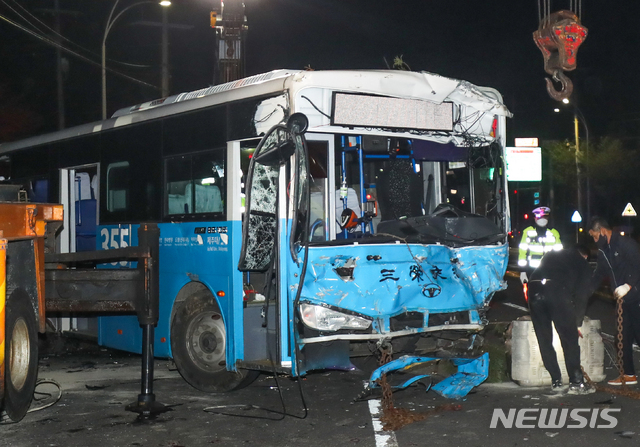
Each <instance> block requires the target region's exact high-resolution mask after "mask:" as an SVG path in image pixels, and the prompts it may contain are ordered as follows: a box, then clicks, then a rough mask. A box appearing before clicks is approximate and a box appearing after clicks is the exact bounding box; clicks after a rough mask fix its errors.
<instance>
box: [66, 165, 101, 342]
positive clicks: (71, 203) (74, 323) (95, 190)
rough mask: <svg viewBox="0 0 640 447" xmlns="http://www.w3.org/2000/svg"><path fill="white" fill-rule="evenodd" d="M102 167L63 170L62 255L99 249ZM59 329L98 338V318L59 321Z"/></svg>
mask: <svg viewBox="0 0 640 447" xmlns="http://www.w3.org/2000/svg"><path fill="white" fill-rule="evenodd" d="M99 171H100V169H99V165H98V164H89V165H82V166H74V167H68V168H63V169H60V203H61V204H62V205H63V206H64V222H63V226H62V232H61V234H60V252H61V253H73V252H77V251H93V250H96V225H97V222H98V211H97V210H98V200H99V197H100V191H99V186H98V185H99V181H98V179H99V174H100V172H99ZM56 328H57V329H58V330H63V331H66V330H73V331H79V332H82V333H85V334H87V335H91V336H95V335H96V334H97V320H96V318H58V319H56Z"/></svg>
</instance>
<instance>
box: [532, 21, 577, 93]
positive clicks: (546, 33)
mask: <svg viewBox="0 0 640 447" xmlns="http://www.w3.org/2000/svg"><path fill="white" fill-rule="evenodd" d="M587 33H588V30H587V28H585V27H584V26H582V25H581V24H580V19H579V18H578V16H577V15H576V14H575V13H573V12H572V11H567V10H562V11H558V12H554V13H553V14H549V16H548V17H545V18H544V19H543V20H542V21H541V22H540V26H539V28H538V29H537V30H536V31H534V32H533V40H534V42H535V43H536V45H537V46H538V48H540V51H542V56H543V57H544V71H546V72H547V73H548V74H550V75H551V77H552V78H553V79H554V80H555V81H557V82H559V83H560V84H561V85H562V88H561V89H560V90H556V89H555V87H554V85H553V82H552V81H551V79H549V78H546V81H547V92H548V93H549V96H551V97H552V98H553V99H555V100H557V101H562V100H563V99H565V98H569V96H571V93H572V92H573V84H572V83H571V80H570V79H569V78H568V77H567V76H565V74H564V73H563V72H564V71H571V70H575V68H576V57H577V53H578V47H579V46H580V45H581V44H582V42H584V40H585V39H586V38H587Z"/></svg>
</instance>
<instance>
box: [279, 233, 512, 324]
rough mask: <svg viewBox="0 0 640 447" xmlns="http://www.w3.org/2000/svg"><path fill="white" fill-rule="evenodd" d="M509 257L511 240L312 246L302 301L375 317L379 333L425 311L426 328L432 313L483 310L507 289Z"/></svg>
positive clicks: (374, 322) (374, 320)
mask: <svg viewBox="0 0 640 447" xmlns="http://www.w3.org/2000/svg"><path fill="white" fill-rule="evenodd" d="M507 261H508V246H507V245H506V244H504V245H499V246H491V247H487V246H484V247H463V248H450V247H447V246H443V245H418V244H409V245H407V244H390V245H353V246H340V247H336V246H334V247H311V248H310V249H309V264H308V267H307V273H306V278H305V282H304V288H303V290H302V295H301V300H302V301H307V302H311V303H314V304H324V305H328V306H331V307H333V308H336V309H337V310H340V309H346V310H349V311H352V312H356V313H358V314H361V315H365V316H368V317H371V318H372V319H373V329H374V333H376V332H377V333H389V332H390V330H391V329H390V325H389V321H390V318H391V317H393V316H396V315H399V314H402V313H404V312H422V313H424V314H425V320H424V321H425V327H423V328H415V331H416V332H421V331H424V330H425V329H426V325H427V324H428V323H427V322H428V315H429V314H433V313H446V312H457V311H468V310H478V309H481V308H482V307H483V306H484V305H485V304H486V303H487V302H488V301H489V300H490V299H491V297H492V296H493V293H494V292H496V291H498V290H502V289H504V288H506V283H505V282H504V280H503V278H504V274H505V271H506V267H507ZM292 289H295V287H292ZM476 323H479V322H476ZM323 335H330V333H329V332H325V333H324V334H323ZM390 335H393V334H390Z"/></svg>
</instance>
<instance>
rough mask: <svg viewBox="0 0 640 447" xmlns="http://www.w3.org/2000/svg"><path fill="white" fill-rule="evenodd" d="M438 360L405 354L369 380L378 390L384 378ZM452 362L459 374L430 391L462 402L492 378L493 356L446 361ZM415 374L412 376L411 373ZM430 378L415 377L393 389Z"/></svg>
mask: <svg viewBox="0 0 640 447" xmlns="http://www.w3.org/2000/svg"><path fill="white" fill-rule="evenodd" d="M437 360H443V359H441V358H438V357H421V356H410V355H405V356H402V357H400V358H398V359H396V360H392V361H390V362H388V363H385V364H384V365H382V366H380V367H379V368H377V369H376V370H375V371H373V373H371V377H370V378H369V383H368V387H369V388H377V387H378V386H379V385H378V380H380V379H381V378H382V376H383V375H386V374H389V373H392V372H395V371H401V372H403V373H406V372H407V371H408V370H409V369H410V368H413V367H416V366H419V365H420V364H424V363H429V362H433V361H437ZM446 360H449V361H451V362H452V363H453V364H454V365H455V366H457V367H458V371H457V372H456V373H455V374H452V375H450V376H449V377H447V378H446V379H444V380H441V381H440V382H438V383H437V384H435V385H433V386H428V387H427V391H429V389H432V390H433V391H435V392H436V393H438V394H440V395H441V396H443V397H447V398H450V399H462V398H463V397H465V396H466V395H467V394H469V391H471V390H472V389H473V388H474V387H476V386H478V385H480V384H481V383H482V382H484V381H485V380H487V377H489V353H484V354H483V355H482V356H480V357H478V358H476V359H468V358H450V359H446ZM409 374H411V373H409ZM426 377H429V374H418V375H411V377H409V378H408V379H407V380H405V381H404V382H402V383H400V384H399V385H395V386H392V388H397V389H402V388H406V387H408V386H409V385H411V384H413V383H415V382H417V381H418V380H421V379H424V378H426Z"/></svg>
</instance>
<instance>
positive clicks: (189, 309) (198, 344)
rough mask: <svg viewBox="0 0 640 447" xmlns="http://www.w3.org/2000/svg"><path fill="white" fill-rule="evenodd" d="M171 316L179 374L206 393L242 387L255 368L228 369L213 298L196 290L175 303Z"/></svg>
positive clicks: (222, 329) (222, 328) (221, 326)
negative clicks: (251, 369)
mask: <svg viewBox="0 0 640 447" xmlns="http://www.w3.org/2000/svg"><path fill="white" fill-rule="evenodd" d="M176 306H177V307H176V309H175V312H174V314H173V318H172V320H171V351H172V353H173V360H174V362H175V363H176V366H177V367H178V371H179V372H180V374H181V375H182V377H183V378H184V379H185V380H186V381H187V383H188V384H189V385H191V386H192V387H194V388H196V389H198V390H200V391H204V392H207V393H222V392H227V391H232V390H236V389H240V388H244V387H246V386H248V385H250V384H251V382H253V381H254V380H255V379H256V378H257V377H258V374H259V372H258V371H250V370H238V371H228V370H227V364H226V341H227V331H226V327H225V325H224V320H223V319H222V315H221V313H220V309H219V308H218V303H217V302H216V300H215V298H214V297H213V296H212V295H211V294H210V293H208V292H198V293H195V294H193V295H191V296H190V297H189V298H187V299H186V300H185V301H183V302H181V303H178V304H176Z"/></svg>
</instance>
